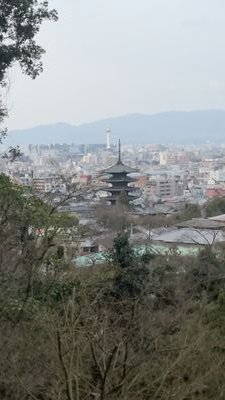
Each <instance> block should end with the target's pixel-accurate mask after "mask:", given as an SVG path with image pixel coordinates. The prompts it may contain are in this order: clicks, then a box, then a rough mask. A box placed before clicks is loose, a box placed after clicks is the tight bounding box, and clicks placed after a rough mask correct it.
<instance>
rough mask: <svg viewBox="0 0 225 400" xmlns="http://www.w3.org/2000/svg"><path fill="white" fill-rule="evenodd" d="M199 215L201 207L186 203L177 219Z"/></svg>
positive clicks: (186, 218)
mask: <svg viewBox="0 0 225 400" xmlns="http://www.w3.org/2000/svg"><path fill="white" fill-rule="evenodd" d="M200 217H201V208H200V206H199V205H198V204H186V205H185V208H184V210H183V211H182V212H181V213H180V215H179V217H178V219H179V220H182V221H187V220H189V219H192V218H200Z"/></svg>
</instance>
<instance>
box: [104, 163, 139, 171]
mask: <svg viewBox="0 0 225 400" xmlns="http://www.w3.org/2000/svg"><path fill="white" fill-rule="evenodd" d="M134 172H137V169H135V168H131V167H128V165H125V164H124V163H123V162H122V161H120V160H119V161H118V162H117V163H116V164H115V165H112V166H111V167H109V168H106V169H104V170H103V173H104V174H123V173H125V174H131V173H134Z"/></svg>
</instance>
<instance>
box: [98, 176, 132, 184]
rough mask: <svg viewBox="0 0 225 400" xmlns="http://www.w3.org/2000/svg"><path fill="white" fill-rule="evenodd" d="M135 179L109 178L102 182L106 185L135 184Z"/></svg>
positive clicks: (128, 177)
mask: <svg viewBox="0 0 225 400" xmlns="http://www.w3.org/2000/svg"><path fill="white" fill-rule="evenodd" d="M135 181H136V179H135V178H131V177H130V176H124V177H123V176H122V177H119V176H115V175H114V176H111V177H110V178H106V179H105V180H104V182H108V183H131V182H135Z"/></svg>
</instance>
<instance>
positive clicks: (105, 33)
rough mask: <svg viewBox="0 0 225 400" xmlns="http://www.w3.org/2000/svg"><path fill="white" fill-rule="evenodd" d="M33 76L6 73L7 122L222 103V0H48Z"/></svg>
mask: <svg viewBox="0 0 225 400" xmlns="http://www.w3.org/2000/svg"><path fill="white" fill-rule="evenodd" d="M50 5H51V6H52V7H55V8H57V9H58V12H59V22H58V23H46V24H45V25H44V26H43V28H42V30H41V34H40V36H39V42H40V43H41V44H42V45H43V47H44V48H45V49H46V51H47V53H46V55H45V57H44V59H43V61H44V73H43V74H42V75H41V76H40V77H39V78H38V79H37V80H36V81H32V80H30V79H29V78H27V77H25V76H22V75H21V73H20V72H19V69H13V71H11V73H10V89H9V93H7V96H6V98H7V105H8V108H9V111H10V118H9V120H8V126H9V128H11V129H12V128H13V129H14V128H23V127H30V126H34V125H37V124H46V123H52V122H70V123H75V124H80V123H83V122H89V121H94V120H97V119H102V118H107V117H109V116H117V115H122V114H127V113H136V112H139V113H155V112H159V111H168V110H193V109H205V108H225V1H224V0H52V1H50Z"/></svg>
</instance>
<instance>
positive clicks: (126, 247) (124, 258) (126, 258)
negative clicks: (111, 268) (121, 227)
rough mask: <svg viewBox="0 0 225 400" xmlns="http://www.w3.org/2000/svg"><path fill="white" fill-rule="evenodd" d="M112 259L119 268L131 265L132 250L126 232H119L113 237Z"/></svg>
mask: <svg viewBox="0 0 225 400" xmlns="http://www.w3.org/2000/svg"><path fill="white" fill-rule="evenodd" d="M112 256H113V261H114V263H115V264H116V265H118V266H119V267H120V268H126V267H129V266H131V265H133V263H134V260H135V255H134V250H133V248H132V246H131V245H130V242H129V235H128V234H127V233H119V234H118V236H117V237H116V238H115V239H114V246H113V252H112Z"/></svg>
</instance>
